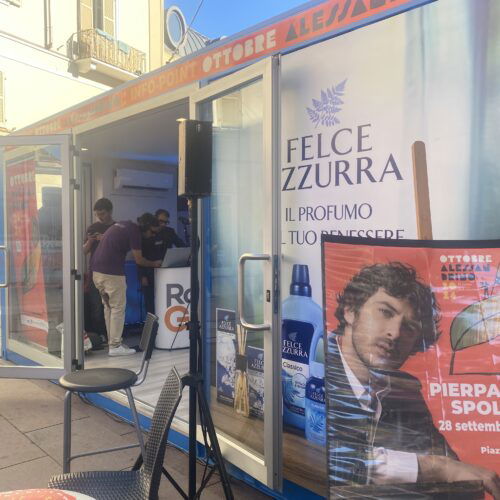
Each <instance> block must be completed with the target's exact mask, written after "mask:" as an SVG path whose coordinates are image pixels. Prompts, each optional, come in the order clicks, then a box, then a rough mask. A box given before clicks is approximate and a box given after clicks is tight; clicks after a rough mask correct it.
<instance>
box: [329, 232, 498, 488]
mask: <svg viewBox="0 0 500 500" xmlns="http://www.w3.org/2000/svg"><path fill="white" fill-rule="evenodd" d="M499 247H500V241H497V240H495V241H483V242H465V241H463V242H456V241H454V242H449V241H448V242H446V241H445V242H439V241H430V242H426V241H411V240H399V241H390V242H388V241H382V240H370V239H360V238H342V237H330V236H325V237H324V238H323V241H322V250H323V277H324V310H325V332H328V333H327V342H325V346H326V347H325V356H326V357H325V372H326V375H325V390H326V398H327V429H328V431H327V446H328V475H329V484H330V493H331V495H332V496H334V493H335V492H336V491H339V489H340V490H342V488H345V487H346V486H347V485H365V487H369V488H374V491H377V488H379V489H380V488H387V487H388V486H389V485H393V487H394V485H399V487H401V484H402V483H404V487H405V488H406V489H410V490H411V491H413V490H414V489H416V490H418V491H420V492H426V493H431V495H433V494H441V493H447V494H450V493H451V494H454V493H453V492H454V491H455V495H456V496H452V497H450V498H462V497H463V494H464V493H465V492H468V493H465V494H466V496H464V497H463V498H484V495H485V493H486V494H488V492H489V493H490V494H493V495H494V497H495V498H500V496H499V495H500V479H499V477H498V474H499V473H500V405H499V401H500V389H499V381H500V248H499ZM457 485H458V486H459V487H458V488H457ZM454 488H455V489H454ZM460 495H462V496H460ZM425 498H427V497H425ZM431 498H434V497H433V496H431Z"/></svg>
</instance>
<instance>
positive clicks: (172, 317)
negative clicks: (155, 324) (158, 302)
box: [164, 283, 191, 332]
mask: <svg viewBox="0 0 500 500" xmlns="http://www.w3.org/2000/svg"><path fill="white" fill-rule="evenodd" d="M190 302H191V289H189V288H188V289H186V290H185V289H184V287H183V286H182V285H181V284H180V283H169V284H168V285H167V310H166V311H165V317H164V321H165V325H166V327H167V328H168V329H169V330H171V331H174V332H182V331H185V330H187V322H188V321H189V304H190Z"/></svg>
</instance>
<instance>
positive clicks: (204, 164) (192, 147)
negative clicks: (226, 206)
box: [177, 120, 212, 197]
mask: <svg viewBox="0 0 500 500" xmlns="http://www.w3.org/2000/svg"><path fill="white" fill-rule="evenodd" d="M211 190H212V122H203V121H199V120H179V180H178V188H177V192H178V195H179V196H185V197H190V196H199V197H202V196H209V195H210V192H211Z"/></svg>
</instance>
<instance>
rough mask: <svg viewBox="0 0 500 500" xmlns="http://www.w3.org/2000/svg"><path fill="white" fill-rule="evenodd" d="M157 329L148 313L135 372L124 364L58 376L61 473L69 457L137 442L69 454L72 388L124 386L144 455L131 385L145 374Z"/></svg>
mask: <svg viewBox="0 0 500 500" xmlns="http://www.w3.org/2000/svg"><path fill="white" fill-rule="evenodd" d="M157 333H158V318H157V317H156V316H155V315H154V314H151V313H148V314H147V316H146V322H145V323H144V328H143V329H142V334H141V342H140V348H141V349H142V351H143V353H144V354H143V356H142V363H141V367H140V369H139V370H138V371H137V372H134V371H132V370H126V369H124V368H112V367H109V368H89V369H85V370H79V371H76V372H72V373H68V374H66V375H63V376H62V377H61V378H60V379H59V384H60V385H61V386H62V387H64V388H65V389H66V391H67V392H66V395H65V397H64V437H63V473H67V472H70V465H71V460H73V459H75V458H80V457H86V456H88V455H96V454H98V453H106V452H111V451H118V450H125V449H127V448H132V447H135V446H137V445H136V444H132V445H127V446H119V447H115V448H108V449H105V450H97V451H91V452H87V453H80V454H78V455H73V456H71V395H72V393H73V392H83V393H86V392H110V391H117V390H120V389H124V390H125V392H126V393H127V398H128V402H129V405H130V410H131V411H132V416H133V419H134V424H135V429H136V432H137V438H138V440H139V446H140V448H141V453H142V454H143V455H144V453H145V448H144V440H143V439H142V433H141V426H140V424H139V416H138V414H137V410H136V408H135V403H134V398H133V396H132V390H131V387H135V386H137V385H139V384H142V382H144V379H145V378H146V374H147V372H148V367H149V361H150V359H151V355H152V353H153V348H154V344H155V339H156V334H157Z"/></svg>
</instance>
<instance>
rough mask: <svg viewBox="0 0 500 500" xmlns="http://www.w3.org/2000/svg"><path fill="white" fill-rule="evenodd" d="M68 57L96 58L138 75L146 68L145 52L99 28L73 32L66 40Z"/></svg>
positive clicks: (75, 59) (78, 58)
mask: <svg viewBox="0 0 500 500" xmlns="http://www.w3.org/2000/svg"><path fill="white" fill-rule="evenodd" d="M68 53H69V57H70V59H72V60H74V61H78V60H81V59H96V60H98V61H101V62H104V63H106V64H111V65H112V66H116V67H117V68H120V69H122V70H125V71H128V72H129V73H134V74H136V75H140V74H142V73H144V72H145V70H146V54H145V53H144V52H141V51H140V50H137V49H135V48H134V47H131V46H130V45H127V44H126V43H124V42H121V41H120V40H116V39H115V38H113V37H112V36H111V35H109V34H108V33H106V32H104V31H102V30H99V29H90V30H84V31H79V32H78V33H74V34H73V35H72V36H71V38H70V39H69V40H68Z"/></svg>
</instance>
